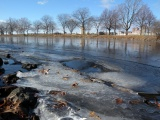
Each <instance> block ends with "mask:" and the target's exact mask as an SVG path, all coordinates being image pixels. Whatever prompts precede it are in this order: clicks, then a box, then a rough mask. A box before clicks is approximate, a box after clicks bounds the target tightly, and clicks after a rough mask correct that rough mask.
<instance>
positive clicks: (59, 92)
mask: <svg viewBox="0 0 160 120" xmlns="http://www.w3.org/2000/svg"><path fill="white" fill-rule="evenodd" d="M49 94H52V95H61V96H64V95H66V92H64V91H50V92H49Z"/></svg>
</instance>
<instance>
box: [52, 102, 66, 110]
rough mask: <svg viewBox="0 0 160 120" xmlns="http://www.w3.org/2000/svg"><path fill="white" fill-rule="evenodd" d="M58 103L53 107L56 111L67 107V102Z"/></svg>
mask: <svg viewBox="0 0 160 120" xmlns="http://www.w3.org/2000/svg"><path fill="white" fill-rule="evenodd" d="M56 102H57V103H56V104H55V105H54V106H53V107H54V108H55V109H61V108H63V107H66V106H67V103H66V102H65V101H56Z"/></svg>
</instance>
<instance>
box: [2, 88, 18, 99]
mask: <svg viewBox="0 0 160 120" xmlns="http://www.w3.org/2000/svg"><path fill="white" fill-rule="evenodd" d="M16 88H17V86H12V85H11V86H4V87H0V97H7V96H8V95H9V94H10V93H11V91H12V90H14V89H16Z"/></svg>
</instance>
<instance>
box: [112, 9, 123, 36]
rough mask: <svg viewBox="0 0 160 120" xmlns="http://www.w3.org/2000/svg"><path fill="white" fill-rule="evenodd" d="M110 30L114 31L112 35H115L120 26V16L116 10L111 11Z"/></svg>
mask: <svg viewBox="0 0 160 120" xmlns="http://www.w3.org/2000/svg"><path fill="white" fill-rule="evenodd" d="M112 20H113V23H112V28H113V30H114V35H116V30H117V29H119V28H120V27H121V25H120V16H119V11H118V9H113V10H112Z"/></svg>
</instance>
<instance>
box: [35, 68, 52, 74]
mask: <svg viewBox="0 0 160 120" xmlns="http://www.w3.org/2000/svg"><path fill="white" fill-rule="evenodd" d="M49 70H50V69H44V68H43V69H42V70H39V71H38V72H40V73H42V74H45V75H47V74H48V73H49Z"/></svg>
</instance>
